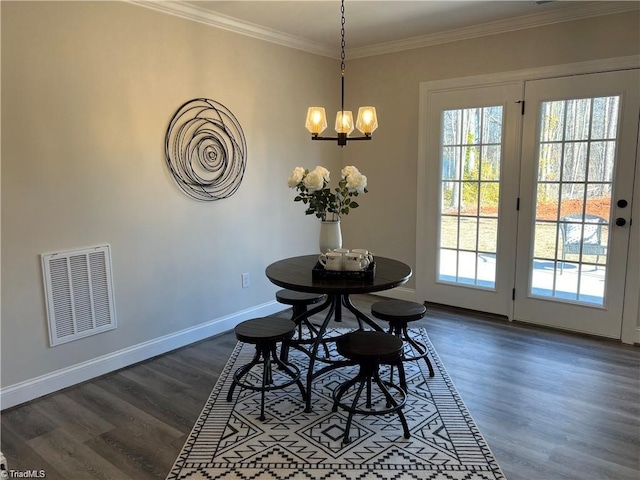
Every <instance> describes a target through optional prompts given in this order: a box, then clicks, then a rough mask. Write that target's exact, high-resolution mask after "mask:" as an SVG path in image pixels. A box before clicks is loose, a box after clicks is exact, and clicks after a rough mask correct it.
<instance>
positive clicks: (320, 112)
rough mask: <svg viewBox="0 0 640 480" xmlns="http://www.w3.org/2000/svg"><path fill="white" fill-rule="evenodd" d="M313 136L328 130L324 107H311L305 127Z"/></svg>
mask: <svg viewBox="0 0 640 480" xmlns="http://www.w3.org/2000/svg"><path fill="white" fill-rule="evenodd" d="M304 126H305V127H306V128H307V130H309V131H310V132H311V133H312V134H313V135H319V134H321V133H322V132H323V131H324V129H325V128H327V116H326V115H325V113H324V108H323V107H309V109H308V110H307V122H306V123H305V125H304Z"/></svg>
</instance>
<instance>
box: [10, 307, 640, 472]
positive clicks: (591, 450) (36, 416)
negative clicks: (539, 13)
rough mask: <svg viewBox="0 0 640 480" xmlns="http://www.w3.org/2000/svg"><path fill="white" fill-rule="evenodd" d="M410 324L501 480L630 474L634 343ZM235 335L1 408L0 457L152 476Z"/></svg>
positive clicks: (187, 424) (635, 424)
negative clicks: (448, 381)
mask: <svg viewBox="0 0 640 480" xmlns="http://www.w3.org/2000/svg"><path fill="white" fill-rule="evenodd" d="M377 300H379V298H378V297H373V296H359V297H355V298H354V303H355V304H356V305H357V306H358V307H359V308H361V309H362V310H363V311H365V312H368V311H369V307H370V305H371V303H372V302H374V301H377ZM287 314H288V312H285V313H283V314H282V315H285V316H286V315H287ZM345 317H347V318H346V319H345V324H346V325H353V324H354V322H353V319H352V318H350V314H348V313H345ZM417 325H422V326H425V327H426V328H427V329H428V332H429V337H430V338H431V341H432V343H433V345H434V346H435V348H436V350H437V351H438V354H439V356H440V358H441V360H442V362H443V363H444V365H445V367H446V369H447V371H448V373H449V375H450V376H451V378H452V380H453V382H454V384H455V385H456V387H457V389H458V391H459V392H460V394H461V396H462V398H463V399H464V401H465V403H466V405H467V407H468V408H469V410H470V412H471V414H472V416H473V418H474V419H475V421H476V423H477V424H478V426H479V428H480V431H481V432H482V434H483V435H484V437H485V438H486V440H487V442H488V443H489V446H490V447H491V450H492V451H493V453H494V454H495V456H496V458H497V460H498V462H499V464H500V466H501V467H502V469H503V471H504V473H505V475H506V477H507V478H508V479H509V480H518V479H522V480H554V479H572V480H574V479H575V480H587V479H611V480H627V479H628V480H638V479H639V478H640V348H638V347H632V346H628V345H622V344H620V343H617V342H612V341H607V340H600V339H594V338H590V337H585V336H579V335H572V334H567V333H562V332H557V331H552V330H546V329H541V328H537V327H533V326H528V325H524V324H519V323H508V322H506V321H505V320H497V319H493V318H491V317H488V316H487V317H485V316H482V315H480V314H474V313H469V312H456V311H453V310H448V309H444V308H441V307H430V308H429V309H428V312H427V316H426V317H425V319H424V320H422V321H420V322H416V326H417ZM235 344H236V340H235V337H234V335H233V333H231V332H230V333H225V334H223V335H220V336H217V337H215V338H211V339H208V340H204V341H201V342H199V343H197V344H194V345H190V346H188V347H185V348H182V349H179V350H176V351H174V352H171V353H169V354H166V355H163V356H160V357H157V358H154V359H151V360H148V361H145V362H142V363H140V364H137V365H134V366H132V367H129V368H125V369H123V370H120V371H118V372H114V373H111V374H108V375H105V376H103V377H100V378H97V379H95V380H92V381H90V382H86V383H83V384H81V385H77V386H74V387H71V388H69V389H66V390H64V391H61V392H58V393H55V394H52V395H49V396H46V397H43V398H40V399H37V400H34V401H32V402H29V403H27V404H24V405H20V406H17V407H14V408H11V409H8V410H6V411H3V412H2V416H1V430H0V431H1V435H2V439H1V448H2V452H3V453H4V455H5V456H6V457H7V461H8V464H9V468H10V469H13V470H19V471H25V470H29V471H32V470H44V471H45V472H46V478H47V479H48V480H51V479H67V480H69V479H70V480H75V479H81V480H84V479H116V480H125V479H135V480H145V479H158V478H160V479H164V478H165V476H166V475H167V473H168V471H169V469H170V467H171V466H172V464H173V462H174V460H175V458H176V457H177V455H178V453H179V452H180V450H181V448H182V445H183V443H184V441H185V440H186V438H187V436H188V435H189V433H190V431H191V428H192V427H193V425H194V423H195V421H196V419H197V417H198V415H199V414H200V411H201V409H202V407H203V405H204V402H205V401H206V399H207V398H208V396H209V393H210V392H211V390H212V388H213V385H214V383H215V382H216V380H217V379H218V376H219V374H220V372H221V370H222V368H223V366H224V364H225V363H226V361H227V358H228V356H229V354H230V352H231V350H232V348H233V347H234V345H235Z"/></svg>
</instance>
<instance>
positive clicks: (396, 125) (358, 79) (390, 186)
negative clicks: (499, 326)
mask: <svg viewBox="0 0 640 480" xmlns="http://www.w3.org/2000/svg"><path fill="white" fill-rule="evenodd" d="M639 26H640V18H639V16H638V13H637V12H632V13H626V14H619V15H610V16H606V17H597V18H591V19H587V20H581V21H574V22H567V23H559V24H554V25H549V26H545V27H540V28H532V29H526V30H520V31H515V32H510V33H505V34H501V35H493V36H488V37H481V38H474V39H471V40H466V41H459V42H453V43H449V44H442V45H436V46H432V47H426V48H420V49H414V50H408V51H405V52H400V53H393V54H388V55H380V56H376V57H368V58H362V59H355V60H348V59H347V72H348V73H347V78H348V80H347V82H348V83H347V94H346V95H347V99H348V103H349V106H351V107H352V108H353V109H354V110H355V108H356V106H357V105H365V104H370V103H373V104H375V105H376V108H377V110H378V116H379V122H380V127H379V129H378V131H376V132H375V133H374V140H373V141H372V142H370V143H366V144H355V143H354V144H353V146H349V147H348V148H347V149H345V161H346V162H347V163H352V164H354V165H356V166H357V167H358V168H359V169H360V170H361V171H362V172H363V173H365V175H367V177H368V180H369V185H370V188H369V190H370V193H369V194H368V195H367V196H366V197H365V198H363V200H362V201H361V202H360V203H361V205H362V207H361V210H360V211H358V212H357V213H354V214H353V215H350V216H349V218H348V219H347V220H346V221H345V222H343V223H344V234H345V238H348V239H349V242H350V243H351V244H354V245H356V244H357V245H366V246H367V248H369V249H370V250H372V251H374V252H375V253H378V254H381V255H385V256H390V257H394V258H398V259H401V260H404V261H405V262H407V263H409V264H410V265H412V266H413V267H414V269H419V268H421V266H420V265H416V195H417V185H416V174H417V158H418V135H419V132H418V100H419V98H418V97H419V95H418V94H419V84H420V82H426V81H430V80H440V79H447V78H457V77H466V76H472V75H482V74H491V73H498V72H509V71H516V70H524V69H530V68H536V67H543V66H551V65H559V64H565V63H575V62H581V61H586V60H595V59H604V58H611V57H624V56H628V55H637V54H638V53H640V29H639ZM414 278H415V277H414ZM414 285H415V284H414V283H413V281H410V283H409V284H408V285H407V286H408V288H412V287H414Z"/></svg>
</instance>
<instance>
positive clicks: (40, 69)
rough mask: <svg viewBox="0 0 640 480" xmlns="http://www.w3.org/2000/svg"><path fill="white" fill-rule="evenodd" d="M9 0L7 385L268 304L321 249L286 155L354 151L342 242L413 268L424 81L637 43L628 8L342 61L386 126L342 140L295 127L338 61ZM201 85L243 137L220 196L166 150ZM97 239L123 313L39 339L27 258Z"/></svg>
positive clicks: (41, 330) (174, 24)
mask: <svg viewBox="0 0 640 480" xmlns="http://www.w3.org/2000/svg"><path fill="white" fill-rule="evenodd" d="M1 8H2V140H3V142H2V173H1V178H2V264H1V268H2V287H3V289H2V312H1V313H2V330H1V334H2V345H1V346H2V357H1V361H2V387H3V388H4V387H7V386H12V385H15V384H17V383H19V382H25V381H29V380H31V379H34V378H36V377H39V376H41V375H46V374H49V373H52V372H57V371H60V370H61V369H64V368H67V367H73V366H74V365H78V364H80V363H82V362H89V361H91V360H92V359H94V358H98V357H101V356H104V355H108V354H110V353H112V352H117V351H120V350H122V349H126V348H129V347H133V346H136V345H140V344H143V343H144V342H150V341H153V340H154V339H157V338H160V337H162V336H163V335H171V334H173V333H175V332H178V331H180V330H182V329H185V328H189V327H194V326H197V325H200V324H203V323H206V322H210V321H212V320H215V319H219V318H222V317H225V316H228V315H233V314H234V313H236V312H238V311H242V310H245V309H250V308H253V307H255V306H257V305H261V304H264V303H265V302H270V301H272V300H273V293H274V292H275V290H276V289H277V288H276V287H274V286H273V285H271V284H270V283H269V282H268V280H267V279H266V278H265V277H264V268H265V267H266V265H268V264H269V263H270V262H271V261H273V260H275V259H278V258H282V257H285V256H288V255H290V254H302V253H312V252H314V251H315V249H316V248H317V236H318V224H317V221H316V220H315V219H314V218H311V217H305V216H304V214H303V209H302V206H301V205H298V204H294V203H293V201H292V198H293V192H292V191H291V190H289V189H287V188H286V184H285V179H286V177H287V176H288V174H289V172H290V171H291V169H292V168H293V167H294V166H296V165H303V166H307V167H313V166H315V165H316V164H322V165H325V166H327V167H328V168H329V169H330V170H332V171H333V170H335V171H336V173H337V169H339V168H340V166H341V165H344V164H355V165H357V166H358V167H359V168H360V169H361V170H362V172H363V173H364V174H365V175H367V176H368V178H369V185H370V193H369V194H367V195H366V196H364V197H361V199H360V200H359V201H360V204H361V207H360V208H359V209H358V210H356V211H354V212H353V213H352V214H351V215H349V216H348V217H347V218H345V219H344V221H343V229H344V237H345V244H346V245H347V246H351V247H355V246H356V245H357V246H363V247H367V248H370V249H371V250H373V251H374V252H376V253H377V254H380V255H386V256H392V257H396V258H399V259H402V260H404V261H406V262H407V263H409V264H411V265H412V266H413V267H414V268H420V266H416V265H415V236H416V231H415V225H416V223H415V216H416V178H415V177H416V170H417V165H416V158H417V148H418V125H417V124H418V85H419V83H420V82H422V81H427V80H434V79H442V78H450V77H460V76H467V75H477V74H483V73H491V72H501V71H509V70H516V69H522V68H529V67H536V66H545V65H553V64H559V63H570V62H577V61H582V60H588V59H599V58H606V57H617V56H625V55H630V54H637V53H638V51H639V47H638V18H637V15H635V16H634V15H627V14H624V15H615V16H611V17H603V18H597V19H589V20H583V21H576V22H571V23H565V24H557V25H551V26H548V27H544V28H538V29H531V30H524V31H519V32H513V33H509V34H504V35H498V36H494V37H486V38H477V39H473V40H469V41H463V42H456V43H452V44H448V45H438V46H434V47H429V48H422V49H416V50H411V51H407V52H402V53H397V54H390V55H384V56H379V57H371V58H364V59H357V60H347V102H348V105H347V106H349V105H351V106H352V107H353V108H355V107H356V106H357V105H359V104H364V103H373V104H375V105H376V106H377V107H378V110H379V115H380V122H381V126H380V129H379V130H378V131H377V132H376V133H375V135H374V140H373V141H372V142H361V143H354V144H350V145H349V146H348V147H347V148H345V149H339V148H337V147H336V146H335V145H334V144H331V143H320V142H318V143H316V142H310V141H309V139H308V135H307V134H306V131H305V130H304V128H303V126H302V122H303V117H304V114H305V111H306V107H307V106H308V105H310V104H316V103H317V104H324V105H326V106H327V109H328V115H329V116H331V115H333V114H334V113H333V112H334V111H335V109H336V108H337V106H338V101H339V96H338V90H339V82H338V79H337V72H338V64H337V61H335V60H331V59H326V58H323V57H318V56H315V55H311V54H306V53H303V52H299V51H296V50H292V49H288V48H285V47H280V46H276V45H272V44H269V43H265V42H261V41H258V40H254V39H251V38H247V37H242V36H238V35H235V34H232V33H229V32H225V31H221V30H217V29H214V28H211V27H207V26H205V25H201V24H199V23H195V22H189V21H186V20H182V19H179V18H176V17H172V16H169V15H164V14H161V13H158V12H154V11H151V10H147V9H144V8H140V7H137V6H134V5H131V4H126V3H112V2H95V3H87V2H70V3H63V2H42V3H35V2H2V4H1ZM196 97H206V98H211V99H214V100H217V101H220V102H221V103H222V104H224V105H226V106H227V107H228V108H229V109H230V110H231V111H232V112H233V113H234V114H235V115H236V117H237V118H238V119H239V121H240V123H241V124H242V127H243V128H244V131H245V134H246V138H247V144H248V165H247V170H246V173H245V178H244V181H243V183H242V185H241V187H240V189H239V190H238V192H237V193H236V194H235V195H234V196H232V197H231V198H228V199H225V200H221V201H218V202H211V203H199V202H196V201H194V200H191V199H190V198H187V197H186V196H185V195H184V194H183V193H182V192H181V191H180V190H179V189H178V188H177V187H176V186H175V184H174V183H173V180H172V178H171V176H170V174H169V173H168V171H167V168H166V165H165V163H164V134H165V131H166V127H167V124H168V122H169V120H170V118H171V116H172V115H173V113H174V112H175V110H176V109H177V108H178V107H179V106H180V105H181V104H182V103H183V102H185V101H186V100H189V99H192V98H196ZM341 158H343V159H344V163H343V164H341V163H340V160H341ZM103 243H109V244H111V247H112V255H113V269H114V283H115V295H116V308H117V315H118V322H119V325H118V329H116V330H114V331H111V332H107V333H104V334H101V335H98V336H94V337H89V338H86V339H83V340H79V341H76V342H71V343H68V344H65V345H62V346H58V347H55V348H49V347H48V341H47V331H46V313H45V304H44V296H43V289H42V274H41V267H40V257H39V255H40V254H41V253H48V252H53V251H58V250H67V249H72V248H76V247H85V246H91V245H96V244H103ZM242 272H250V273H251V276H252V286H251V287H250V288H249V289H241V288H240V274H241V273H242ZM411 286H412V284H411V283H410V284H409V285H408V287H409V288H411Z"/></svg>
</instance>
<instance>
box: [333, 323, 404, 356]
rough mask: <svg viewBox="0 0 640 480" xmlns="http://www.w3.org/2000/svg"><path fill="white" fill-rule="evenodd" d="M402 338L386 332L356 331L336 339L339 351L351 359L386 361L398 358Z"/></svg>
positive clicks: (400, 351)
mask: <svg viewBox="0 0 640 480" xmlns="http://www.w3.org/2000/svg"><path fill="white" fill-rule="evenodd" d="M402 346H403V343H402V340H401V339H399V338H398V337H396V336H394V335H389V334H388V333H384V332H371V331H361V330H359V331H356V332H351V333H347V334H346V335H343V336H342V337H339V338H338V339H337V340H336V348H337V350H338V353H339V354H340V355H342V356H343V357H346V358H348V359H349V360H354V361H356V362H360V361H363V360H372V361H375V362H377V363H386V362H392V361H394V360H396V359H397V358H398V357H399V356H400V354H401V353H402Z"/></svg>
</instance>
